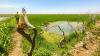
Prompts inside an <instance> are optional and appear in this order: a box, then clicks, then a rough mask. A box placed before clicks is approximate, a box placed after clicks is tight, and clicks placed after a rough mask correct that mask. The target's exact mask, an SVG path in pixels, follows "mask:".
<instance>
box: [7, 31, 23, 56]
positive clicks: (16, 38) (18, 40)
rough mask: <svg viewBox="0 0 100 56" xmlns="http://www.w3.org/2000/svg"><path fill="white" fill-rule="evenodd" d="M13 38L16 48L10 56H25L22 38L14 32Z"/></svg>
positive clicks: (14, 47)
mask: <svg viewBox="0 0 100 56" xmlns="http://www.w3.org/2000/svg"><path fill="white" fill-rule="evenodd" d="M12 38H13V43H14V46H13V49H12V50H11V51H10V53H9V55H8V56H25V55H24V54H23V52H22V48H21V40H22V36H21V35H20V34H19V33H18V32H14V33H13V34H12Z"/></svg>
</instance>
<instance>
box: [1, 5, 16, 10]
mask: <svg viewBox="0 0 100 56" xmlns="http://www.w3.org/2000/svg"><path fill="white" fill-rule="evenodd" d="M2 8H15V6H14V5H8V4H0V9H2Z"/></svg>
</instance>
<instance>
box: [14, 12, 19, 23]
mask: <svg viewBox="0 0 100 56" xmlns="http://www.w3.org/2000/svg"><path fill="white" fill-rule="evenodd" d="M15 18H16V22H17V25H18V23H19V14H18V12H17V14H16V15H15Z"/></svg>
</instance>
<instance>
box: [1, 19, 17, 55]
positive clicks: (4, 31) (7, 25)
mask: <svg viewBox="0 0 100 56" xmlns="http://www.w3.org/2000/svg"><path fill="white" fill-rule="evenodd" d="M14 21H15V20H14V19H13V18H12V17H10V18H8V19H7V20H5V21H0V56H7V55H8V52H9V49H10V48H11V45H12V44H11V32H12V28H11V27H12V26H14V24H15V23H14Z"/></svg>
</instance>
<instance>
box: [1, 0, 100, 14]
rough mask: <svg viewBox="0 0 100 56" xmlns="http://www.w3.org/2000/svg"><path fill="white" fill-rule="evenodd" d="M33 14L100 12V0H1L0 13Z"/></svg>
mask: <svg viewBox="0 0 100 56" xmlns="http://www.w3.org/2000/svg"><path fill="white" fill-rule="evenodd" d="M23 7H24V8H25V9H26V10H27V13H32V14H69V13H71V14H73V13H75V14H76V13H99V12H100V0H0V14H2V13H3V14H5V13H7V14H8V13H10V14H12V13H16V11H19V12H21V8H23Z"/></svg>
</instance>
